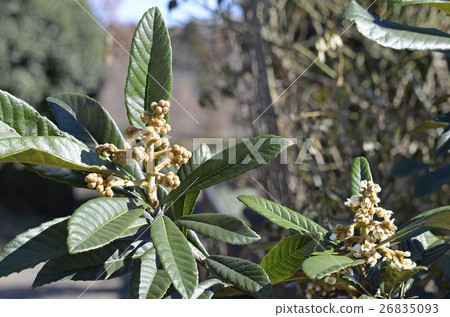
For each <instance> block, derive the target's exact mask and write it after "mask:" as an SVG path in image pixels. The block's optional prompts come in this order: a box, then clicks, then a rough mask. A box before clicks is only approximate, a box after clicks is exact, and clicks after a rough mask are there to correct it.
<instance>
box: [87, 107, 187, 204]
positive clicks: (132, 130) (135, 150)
mask: <svg viewBox="0 0 450 317" xmlns="http://www.w3.org/2000/svg"><path fill="white" fill-rule="evenodd" d="M150 108H151V109H152V112H148V111H145V112H143V113H142V114H141V116H140V118H141V121H142V122H143V123H145V125H146V126H145V128H142V129H141V128H137V127H133V126H131V127H128V128H127V129H126V130H125V136H126V137H127V142H125V143H124V146H123V149H118V148H117V147H116V146H115V145H114V144H108V143H105V144H100V145H98V146H97V147H96V148H95V151H96V152H97V154H99V155H102V156H104V157H109V158H111V160H112V162H113V163H115V164H121V165H124V164H126V162H127V159H128V158H130V159H133V160H135V161H137V162H139V163H144V165H145V166H146V178H145V179H142V180H135V181H131V180H118V179H116V180H114V177H112V176H111V177H110V178H111V179H110V180H109V183H108V185H107V186H106V182H105V179H104V178H103V176H102V175H100V174H95V173H91V174H89V175H87V176H86V178H85V181H86V182H87V184H88V188H91V189H94V188H96V189H97V190H98V191H99V192H101V193H102V195H103V196H107V197H111V196H112V195H113V192H112V190H111V187H113V186H122V187H130V186H134V187H138V186H145V188H146V193H145V194H146V195H145V196H146V198H147V199H148V200H149V202H150V203H151V204H152V205H153V206H157V205H158V200H157V197H156V184H160V185H162V186H164V187H166V188H170V189H175V188H176V187H178V186H179V185H180V179H179V178H178V176H177V175H175V174H174V173H173V172H168V173H166V174H163V173H161V172H160V171H161V169H163V168H164V167H170V166H171V165H173V166H174V167H175V168H180V166H181V164H186V163H187V161H188V160H189V159H190V157H191V155H192V154H191V152H189V151H188V150H186V149H185V148H184V147H182V146H179V145H177V144H175V145H173V146H172V147H170V142H169V140H168V139H167V138H165V137H163V136H162V135H164V134H167V133H168V132H169V131H170V129H171V127H170V125H169V124H168V123H167V122H166V119H165V115H166V114H167V113H168V112H169V108H170V103H169V102H168V101H165V100H160V101H159V102H158V103H156V102H152V103H151V104H150ZM139 142H140V143H141V145H137V144H138V143H139ZM130 144H133V145H134V144H136V145H135V146H131V145H130ZM163 156H165V157H166V158H165V159H162V160H161V162H159V164H157V165H156V163H157V160H159V159H160V158H162V157H163ZM98 175H100V176H98Z"/></svg>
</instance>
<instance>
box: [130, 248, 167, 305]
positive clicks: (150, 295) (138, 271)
mask: <svg viewBox="0 0 450 317" xmlns="http://www.w3.org/2000/svg"><path fill="white" fill-rule="evenodd" d="M158 266H159V259H158V257H157V255H156V250H155V248H151V249H150V250H148V251H147V252H145V253H144V254H143V255H142V256H141V258H140V259H139V261H138V263H136V265H135V267H134V270H133V272H132V273H131V279H130V285H129V292H130V297H131V298H145V299H159V298H161V297H163V296H164V294H165V293H166V291H167V289H168V288H169V286H170V283H171V282H170V278H169V276H167V273H166V272H164V270H162V269H158Z"/></svg>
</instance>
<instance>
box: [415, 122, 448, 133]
mask: <svg viewBox="0 0 450 317" xmlns="http://www.w3.org/2000/svg"><path fill="white" fill-rule="evenodd" d="M447 126H448V123H447V122H440V121H435V120H425V121H424V122H422V123H421V124H420V125H418V126H417V127H415V128H414V130H412V132H421V131H426V130H429V129H436V128H445V127H447Z"/></svg>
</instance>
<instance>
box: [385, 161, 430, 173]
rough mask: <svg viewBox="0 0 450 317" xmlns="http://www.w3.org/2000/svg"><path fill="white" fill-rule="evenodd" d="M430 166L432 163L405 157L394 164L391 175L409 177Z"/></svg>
mask: <svg viewBox="0 0 450 317" xmlns="http://www.w3.org/2000/svg"><path fill="white" fill-rule="evenodd" d="M430 166H431V164H427V163H424V162H421V161H418V160H414V159H406V158H405V159H402V160H400V161H398V162H397V163H396V164H395V165H394V168H393V169H392V171H391V175H392V176H394V177H409V176H413V175H415V174H417V173H419V172H421V171H423V170H425V169H427V168H428V167H430Z"/></svg>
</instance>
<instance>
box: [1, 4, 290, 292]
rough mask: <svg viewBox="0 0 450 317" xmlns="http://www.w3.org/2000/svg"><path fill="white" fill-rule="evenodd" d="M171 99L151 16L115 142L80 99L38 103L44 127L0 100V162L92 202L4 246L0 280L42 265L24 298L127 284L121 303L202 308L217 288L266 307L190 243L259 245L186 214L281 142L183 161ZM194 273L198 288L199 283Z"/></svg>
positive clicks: (163, 49) (265, 288)
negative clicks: (111, 282) (88, 284)
mask: <svg viewBox="0 0 450 317" xmlns="http://www.w3.org/2000/svg"><path fill="white" fill-rule="evenodd" d="M171 89H172V52H171V45H170V38H169V34H168V30H167V28H166V26H165V23H164V21H163V19H162V17H161V13H160V11H159V10H158V9H157V8H151V9H150V10H149V11H148V12H147V13H145V15H144V16H143V17H142V19H141V21H140V22H139V24H138V26H137V29H136V32H135V34H134V37H133V41H132V48H131V53H130V63H129V68H128V76H127V82H126V87H125V100H126V108H127V115H128V119H129V122H130V124H131V126H130V127H129V128H127V129H126V131H125V137H124V136H123V135H122V133H121V132H120V130H119V129H118V127H117V125H116V124H115V122H114V121H113V119H112V118H111V117H110V116H109V114H108V113H107V112H106V111H105V109H104V108H103V107H102V106H101V105H100V104H99V103H98V102H97V101H95V100H94V99H92V98H89V97H87V96H83V95H79V94H60V95H55V96H51V97H49V98H48V99H47V101H48V103H49V105H50V107H51V109H52V110H53V113H54V120H55V123H54V122H53V121H51V120H50V119H48V118H46V117H44V116H41V115H40V114H39V113H38V112H37V111H36V110H35V109H34V108H33V107H32V106H30V105H28V104H27V103H26V102H25V101H23V100H20V99H18V98H16V97H14V96H12V95H11V94H9V93H8V92H5V91H0V162H16V163H21V164H23V165H24V166H25V167H26V168H28V169H29V170H31V171H33V172H35V173H37V174H39V175H40V176H42V177H44V178H47V179H51V180H54V181H56V182H60V183H65V184H70V185H72V186H76V187H80V188H89V189H91V190H96V191H98V192H99V196H102V197H99V198H96V199H92V200H89V201H87V202H86V203H84V204H83V205H82V206H80V207H79V208H78V209H76V210H75V211H74V212H73V214H72V215H70V216H67V217H62V218H57V219H53V220H51V221H49V222H45V223H43V224H41V225H40V226H38V227H36V228H33V229H30V230H28V231H26V232H24V233H22V234H20V235H18V236H17V237H16V238H14V239H13V240H12V241H10V242H9V243H8V244H6V245H5V246H4V248H3V249H2V250H1V251H0V277H2V276H7V275H9V274H11V273H13V272H20V271H22V270H24V269H27V268H31V267H34V266H36V265H37V264H39V263H43V262H44V263H45V264H44V266H43V267H42V269H41V270H40V271H39V273H38V274H37V276H36V278H35V280H34V282H33V287H38V286H42V285H45V284H49V283H52V282H56V281H61V280H90V281H96V280H102V279H111V278H115V277H118V276H122V275H124V274H131V281H130V285H129V292H130V296H131V297H132V298H162V297H164V296H166V297H169V298H177V297H183V298H211V297H212V296H213V295H214V293H215V291H216V290H217V289H218V288H219V287H222V289H226V288H227V287H233V288H234V289H237V290H239V291H241V292H244V293H246V294H248V295H249V296H252V297H266V298H267V297H271V296H272V289H271V284H270V281H269V278H268V276H267V274H266V272H265V271H264V270H263V269H262V268H261V267H260V266H258V265H257V264H255V263H252V262H249V261H247V260H244V259H241V258H236V257H229V256H223V255H210V254H209V253H208V251H207V250H206V249H205V247H204V246H203V245H202V243H201V241H200V239H199V238H198V236H197V233H199V234H201V235H203V236H205V237H209V238H212V239H216V240H219V241H222V242H225V243H229V244H234V245H246V244H250V243H252V242H255V241H257V240H259V239H260V237H259V236H258V235H257V234H256V233H255V232H254V231H252V230H251V229H250V228H249V227H247V226H246V225H245V224H244V222H243V221H241V220H240V219H239V218H236V217H234V216H231V215H226V214H206V213H199V214H193V210H194V206H195V204H196V201H197V198H198V196H199V194H200V191H201V190H202V189H205V188H207V187H210V186H212V185H215V184H218V183H221V182H224V181H226V180H229V179H231V178H233V177H235V176H237V175H240V174H242V173H245V172H246V171H249V170H251V169H254V168H256V167H258V166H260V165H261V164H265V163H267V162H269V161H270V160H272V159H273V158H275V157H276V156H277V155H278V154H279V153H281V152H282V151H283V150H284V149H285V148H286V147H288V146H290V145H291V144H292V143H291V142H290V141H289V140H288V139H285V138H282V137H278V136H272V135H268V136H261V137H257V138H253V139H250V140H249V141H248V142H243V143H240V144H237V145H235V146H232V147H230V148H228V149H226V150H224V151H223V152H220V153H217V154H216V155H211V152H210V149H209V147H208V146H207V145H202V146H200V147H199V148H197V149H195V150H194V151H193V152H192V153H191V152H190V151H188V150H187V149H185V148H184V147H182V146H180V145H177V144H173V145H170V142H169V140H168V138H167V137H165V135H166V134H167V133H168V132H169V131H170V130H171V127H170V125H169V124H168V119H169V111H170V102H169V101H168V100H169V99H170V94H171ZM256 143H258V146H257V147H253V146H254V145H255V144H256ZM255 148H257V150H255ZM255 154H257V155H255ZM231 156H234V158H233V159H234V162H229V158H230V157H231ZM261 159H262V160H261ZM198 266H202V267H204V268H205V270H206V272H208V274H209V275H208V278H207V279H204V280H199V274H198V272H199V270H198ZM171 285H172V286H173V289H172V288H169V287H170V286H171ZM168 290H169V291H168ZM170 290H171V291H170ZM170 292H171V293H170Z"/></svg>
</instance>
